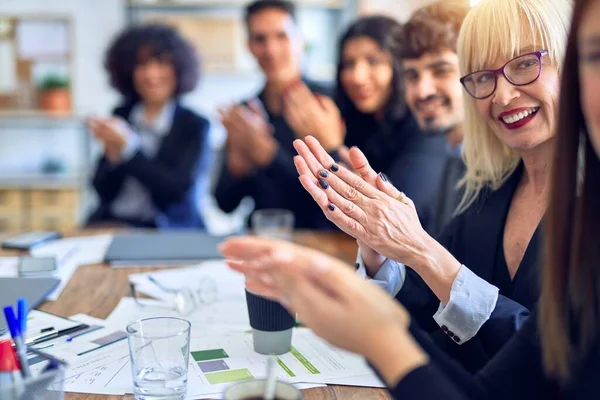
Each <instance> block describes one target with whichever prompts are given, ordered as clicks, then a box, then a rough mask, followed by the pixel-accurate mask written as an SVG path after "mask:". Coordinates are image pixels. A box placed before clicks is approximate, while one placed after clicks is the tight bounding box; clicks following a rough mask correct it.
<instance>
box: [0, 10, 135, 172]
mask: <svg viewBox="0 0 600 400" xmlns="http://www.w3.org/2000/svg"><path fill="white" fill-rule="evenodd" d="M124 1H125V0H100V1H99V0H51V1H48V0H12V1H10V0H9V1H2V2H0V14H2V15H18V16H23V15H61V16H68V17H70V18H71V21H72V27H73V30H72V33H73V35H72V49H73V58H72V60H73V68H72V70H73V77H72V82H73V84H72V88H73V109H74V112H75V113H76V114H77V115H79V116H85V115H89V114H99V115H105V114H107V113H108V112H109V111H110V109H111V107H113V106H114V104H115V102H116V101H117V98H118V97H117V95H116V93H114V92H113V91H112V90H110V87H109V85H108V81H107V79H106V74H105V73H104V71H103V68H102V59H103V55H104V50H105V49H106V46H107V45H108V43H109V41H110V39H111V38H112V36H113V35H114V34H115V33H116V32H118V31H119V30H120V29H121V28H122V27H123V26H124V24H125V12H124V10H125V9H124ZM2 118H4V119H6V117H2ZM49 127H51V128H49ZM81 127H82V124H74V123H68V124H67V126H60V124H49V123H44V121H43V120H41V121H40V120H36V121H31V120H29V119H25V118H19V119H15V118H12V119H11V121H4V123H3V120H2V119H0V174H11V173H22V172H34V171H35V170H37V169H39V167H40V165H41V164H42V163H43V162H44V160H46V159H47V158H49V157H50V158H59V159H61V160H62V162H63V164H64V166H65V168H67V169H69V170H74V169H80V168H81V167H82V166H83V165H84V164H85V163H86V162H87V161H89V160H86V157H89V155H88V154H87V153H86V152H85V150H86V149H85V147H84V146H85V143H86V142H85V138H84V137H83V136H84V133H83V132H82V129H81Z"/></svg>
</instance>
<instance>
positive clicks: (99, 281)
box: [0, 229, 389, 400]
mask: <svg viewBox="0 0 600 400" xmlns="http://www.w3.org/2000/svg"><path fill="white" fill-rule="evenodd" d="M113 231H114V230H110V229H103V230H90V229H85V230H80V231H74V232H71V233H70V234H68V235H66V236H85V235H94V234H102V233H111V232H113ZM2 236H5V235H2ZM295 241H296V242H297V243H299V244H302V245H305V246H309V247H312V248H315V249H318V250H321V251H323V252H326V253H328V254H331V255H333V256H335V257H338V258H340V259H343V260H344V261H346V262H348V263H349V264H350V265H352V264H354V260H355V257H356V249H357V246H356V241H355V240H354V239H352V238H350V237H348V236H346V235H345V234H343V233H339V232H335V233H317V232H298V233H297V234H296V235H295ZM15 254H18V253H15V252H12V251H6V250H1V251H0V255H3V256H8V255H15ZM151 270H153V269H152V268H148V267H144V268H138V267H134V268H115V269H112V268H110V267H108V266H106V265H88V266H83V267H80V268H79V269H77V271H76V272H75V274H74V275H73V277H72V278H71V280H70V281H69V283H68V285H67V287H66V288H65V289H64V291H63V292H62V294H61V295H60V297H59V299H58V300H57V301H54V302H45V303H44V304H42V305H41V306H40V307H39V309H41V310H43V311H47V312H51V313H54V314H57V315H61V316H64V317H68V316H70V315H74V314H79V313H83V314H88V315H91V316H92V317H96V318H102V319H104V318H106V317H108V315H109V314H110V313H111V312H112V310H113V309H114V308H115V307H116V305H117V304H118V303H119V301H120V300H121V298H122V297H125V296H128V295H129V284H128V278H127V277H128V275H129V274H134V273H139V272H147V271H151ZM154 270H155V268H154ZM304 398H305V399H306V400H330V399H331V400H334V399H335V400H338V399H339V400H345V399H348V400H350V399H360V400H370V399H389V396H388V395H387V392H386V391H385V390H383V389H369V388H357V387H348V386H327V387H323V388H314V389H308V390H305V391H304ZM122 399H133V396H132V395H127V396H105V395H95V394H80V393H66V395H65V400H122Z"/></svg>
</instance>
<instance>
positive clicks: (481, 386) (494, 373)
mask: <svg viewBox="0 0 600 400" xmlns="http://www.w3.org/2000/svg"><path fill="white" fill-rule="evenodd" d="M572 328H574V327H572ZM410 331H411V333H412V334H413V336H414V337H415V338H416V339H417V341H418V342H419V344H420V345H421V346H422V347H423V348H424V349H425V351H426V352H427V353H428V354H429V355H430V362H429V364H427V365H426V366H423V367H420V368H417V369H415V370H414V371H412V372H410V373H409V374H408V375H407V376H405V377H404V379H402V380H401V381H400V382H399V383H398V385H397V386H396V387H394V388H392V389H391V394H392V397H393V398H394V399H398V400H400V399H401V400H410V399H419V400H428V399H431V400H437V399H448V400H467V399H471V400H479V399H490V400H509V399H510V400H519V399H523V400H531V399H577V400H588V399H589V400H592V399H598V392H599V390H600V389H599V387H598V376H600V352H599V351H598V350H599V349H600V340H598V339H597V340H596V345H595V346H593V349H592V351H590V353H589V355H588V356H587V357H586V358H585V359H584V360H583V361H582V362H581V363H580V364H578V365H577V366H576V367H575V368H574V370H573V375H572V379H571V380H570V381H569V382H568V383H567V384H565V385H559V384H558V383H557V382H556V381H554V380H552V379H550V378H548V377H547V376H546V374H545V372H544V367H543V363H542V355H541V347H540V332H539V327H538V324H537V314H536V313H534V315H533V316H532V317H531V318H530V319H529V321H527V323H526V324H525V325H524V326H523V328H522V329H521V330H520V331H519V332H517V333H516V334H515V336H514V337H513V338H512V339H511V340H510V342H509V343H507V345H506V347H505V348H504V349H502V351H500V352H499V353H498V354H497V355H496V356H495V357H494V358H493V359H492V360H491V361H490V362H489V363H488V364H487V366H486V367H485V368H484V369H483V370H481V371H480V372H479V373H478V374H477V375H476V376H475V377H473V376H471V375H470V374H468V373H466V372H465V371H464V370H462V369H461V367H460V366H459V365H457V364H456V362H455V361H454V360H451V359H449V358H448V357H447V355H446V354H443V353H442V352H440V350H439V348H437V346H436V345H434V344H432V343H431V340H430V338H428V337H426V335H423V334H422V332H420V331H419V329H418V328H416V326H415V325H414V324H411V327H410ZM571 331H575V329H571ZM432 382H435V384H432Z"/></svg>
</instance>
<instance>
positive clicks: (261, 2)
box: [245, 0, 296, 27]
mask: <svg viewBox="0 0 600 400" xmlns="http://www.w3.org/2000/svg"><path fill="white" fill-rule="evenodd" d="M268 9H275V10H280V11H283V12H285V13H287V14H289V16H290V17H292V19H293V20H294V21H295V20H296V5H295V4H294V3H293V2H291V1H288V0H256V1H253V2H252V3H250V4H248V5H247V6H246V12H245V20H246V26H247V27H249V26H250V18H251V17H252V16H253V15H254V14H257V13H259V12H261V11H264V10H268Z"/></svg>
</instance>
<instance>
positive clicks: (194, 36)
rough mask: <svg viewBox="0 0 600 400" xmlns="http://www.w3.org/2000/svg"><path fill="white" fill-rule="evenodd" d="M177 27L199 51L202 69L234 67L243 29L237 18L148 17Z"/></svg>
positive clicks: (239, 49)
mask: <svg viewBox="0 0 600 400" xmlns="http://www.w3.org/2000/svg"><path fill="white" fill-rule="evenodd" d="M146 22H160V23H164V24H167V25H170V26H172V27H174V28H176V29H177V30H178V31H179V32H180V33H181V35H182V36H183V37H185V38H186V39H187V40H188V41H189V42H190V43H191V44H192V45H193V46H194V47H195V49H196V51H198V53H199V55H200V59H201V60H202V67H203V69H205V70H209V71H211V70H212V71H215V70H219V71H222V70H235V69H236V68H237V66H238V61H239V56H240V52H241V47H242V41H243V34H244V31H243V29H242V27H241V24H240V22H239V21H238V19H237V18H224V17H220V18H219V17H205V16H199V15H195V16H194V15H162V16H153V17H151V18H147V19H146Z"/></svg>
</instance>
